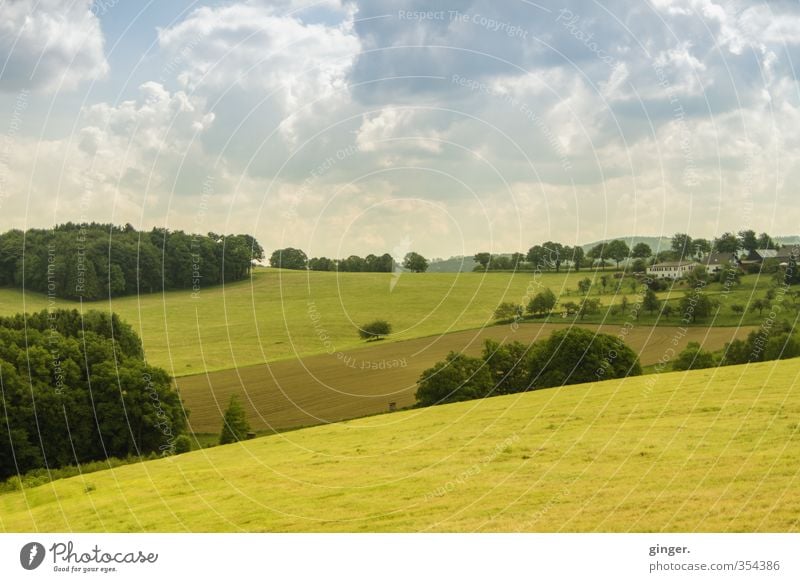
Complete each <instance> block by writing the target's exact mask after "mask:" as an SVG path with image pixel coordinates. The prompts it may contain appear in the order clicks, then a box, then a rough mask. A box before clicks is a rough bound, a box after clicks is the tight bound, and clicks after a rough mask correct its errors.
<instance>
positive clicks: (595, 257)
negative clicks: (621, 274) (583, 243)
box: [586, 243, 608, 268]
mask: <svg viewBox="0 0 800 582" xmlns="http://www.w3.org/2000/svg"><path fill="white" fill-rule="evenodd" d="M586 256H587V257H589V258H590V259H592V261H600V264H601V265H602V267H603V268H605V266H606V263H605V260H606V257H607V256H608V255H607V254H606V245H605V243H600V244H597V245H595V246H593V247H592V248H591V250H590V251H589V252H588V253H587V254H586Z"/></svg>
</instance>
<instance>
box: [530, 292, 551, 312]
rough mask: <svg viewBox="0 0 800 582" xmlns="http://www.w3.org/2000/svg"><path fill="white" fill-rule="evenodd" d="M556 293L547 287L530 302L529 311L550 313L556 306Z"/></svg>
mask: <svg viewBox="0 0 800 582" xmlns="http://www.w3.org/2000/svg"><path fill="white" fill-rule="evenodd" d="M557 301H558V300H557V299H556V295H555V293H553V292H552V291H551V290H550V289H545V290H544V291H540V292H539V293H537V294H536V295H535V296H534V298H533V299H531V300H530V301H529V302H528V313H532V314H534V315H536V314H539V313H541V314H542V315H544V314H547V313H550V312H551V311H552V310H553V308H554V307H555V306H556V302H557Z"/></svg>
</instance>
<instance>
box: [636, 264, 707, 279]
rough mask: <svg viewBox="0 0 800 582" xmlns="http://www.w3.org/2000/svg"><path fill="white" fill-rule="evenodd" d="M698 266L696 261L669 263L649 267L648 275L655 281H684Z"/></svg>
mask: <svg viewBox="0 0 800 582" xmlns="http://www.w3.org/2000/svg"><path fill="white" fill-rule="evenodd" d="M696 266H697V263H695V262H694V261H667V262H665V263H656V264H655V265H652V266H650V267H647V274H648V275H650V276H651V277H653V278H655V279H682V278H684V277H685V276H686V275H688V274H689V273H691V272H692V271H693V270H694V268H695V267H696Z"/></svg>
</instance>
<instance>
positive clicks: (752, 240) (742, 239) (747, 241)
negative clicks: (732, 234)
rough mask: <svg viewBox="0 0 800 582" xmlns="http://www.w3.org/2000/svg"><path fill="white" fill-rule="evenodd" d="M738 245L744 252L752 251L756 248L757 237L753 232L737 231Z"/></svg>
mask: <svg viewBox="0 0 800 582" xmlns="http://www.w3.org/2000/svg"><path fill="white" fill-rule="evenodd" d="M739 245H740V246H741V248H743V249H744V250H746V251H754V250H756V249H757V248H760V247H759V246H758V237H757V236H756V231H754V230H740V231H739Z"/></svg>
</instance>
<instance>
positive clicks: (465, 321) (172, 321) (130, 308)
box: [0, 269, 770, 376]
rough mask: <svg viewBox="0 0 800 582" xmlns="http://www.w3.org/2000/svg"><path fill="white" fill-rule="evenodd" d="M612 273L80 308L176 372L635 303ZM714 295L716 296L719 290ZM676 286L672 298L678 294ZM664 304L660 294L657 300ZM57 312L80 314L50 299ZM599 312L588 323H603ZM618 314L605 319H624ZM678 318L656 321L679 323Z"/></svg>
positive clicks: (437, 279) (391, 282) (287, 282)
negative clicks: (575, 305) (528, 309)
mask: <svg viewBox="0 0 800 582" xmlns="http://www.w3.org/2000/svg"><path fill="white" fill-rule="evenodd" d="M603 275H607V276H608V277H609V279H610V280H611V281H612V284H613V274H612V273H610V272H605V273H603V272H597V273H592V272H581V273H571V274H556V273H545V274H539V275H534V274H533V273H517V274H511V273H421V274H414V273H405V274H402V275H401V276H399V277H396V276H395V275H393V274H390V273H320V272H308V273H306V272H299V271H280V270H274V269H256V270H255V273H254V276H253V278H252V280H251V281H245V282H239V283H235V284H233V285H228V286H226V287H224V288H223V287H211V288H207V289H202V290H201V291H200V293H199V295H198V296H197V297H196V298H194V297H193V296H192V294H191V293H189V292H170V293H166V294H163V295H162V294H152V295H142V296H139V297H123V298H116V299H113V300H111V301H105V302H96V303H87V304H84V305H83V306H82V308H83V309H90V308H91V309H104V310H111V311H115V312H117V313H119V314H120V316H122V318H123V319H124V320H126V321H128V322H129V323H130V324H131V325H133V326H134V328H135V329H136V331H137V332H138V333H139V335H140V336H141V337H142V340H143V341H144V345H145V350H146V352H147V356H148V359H149V361H150V362H151V363H153V364H155V365H158V366H161V367H163V368H165V369H166V370H168V371H169V372H170V373H171V374H172V375H173V376H187V375H191V374H198V373H205V372H207V371H212V370H224V369H230V368H235V367H239V366H248V365H253V364H258V363H263V362H265V361H278V360H282V359H289V358H294V357H297V356H307V355H311V354H319V353H325V352H331V351H333V352H338V351H346V350H349V349H352V348H355V347H358V346H362V345H363V341H361V340H359V338H358V335H357V329H358V327H357V326H359V325H363V324H364V323H366V322H368V321H371V320H373V319H376V318H384V319H388V320H389V321H390V322H391V323H392V325H393V327H394V333H393V334H392V336H391V337H389V338H388V339H387V340H385V341H386V342H387V343H389V342H394V341H402V340H408V339H413V338H419V337H426V336H431V335H436V334H443V333H447V332H451V331H458V330H465V329H474V328H478V327H482V326H486V325H491V324H493V313H494V309H495V308H496V307H497V305H498V303H500V302H501V301H512V302H516V303H527V300H528V299H529V298H530V297H531V296H532V294H535V293H537V292H538V291H540V290H541V289H543V288H545V287H547V288H550V289H552V290H553V291H554V292H555V293H556V294H557V295H560V296H561V298H562V301H570V300H572V301H578V296H577V290H576V289H577V284H578V281H579V280H580V279H582V278H584V277H589V278H593V279H595V282H596V285H595V287H594V290H593V291H592V294H593V296H597V297H599V298H600V299H601V301H602V302H603V304H604V305H605V306H606V307H608V306H611V305H615V304H619V303H620V302H621V301H622V297H623V296H625V297H627V298H628V300H629V301H631V302H635V300H636V297H637V296H636V295H635V294H634V293H633V291H632V290H631V289H630V287H629V286H627V285H626V286H624V288H623V292H622V293H620V294H614V293H613V292H612V291H611V289H610V288H609V289H608V290H607V292H606V293H605V294H602V295H598V293H599V291H600V284H599V282H598V281H599V278H600V277H601V276H603ZM769 283H770V281H769V277H761V278H759V277H756V276H753V275H751V276H748V277H745V278H744V279H743V282H742V285H741V286H740V287H737V288H736V290H735V291H734V292H733V293H731V294H729V295H726V296H725V300H724V304H723V309H722V310H721V311H720V314H719V316H718V317H717V318H716V319H714V320H708V321H706V322H703V323H705V324H706V325H715V326H719V325H724V326H738V325H760V324H761V322H762V320H763V317H761V316H760V315H759V314H758V313H757V312H748V313H746V314H745V315H744V316H743V317H742V316H740V315H736V314H734V313H733V312H732V311H731V309H730V305H733V304H742V305H747V304H748V303H749V302H750V301H751V299H753V298H755V297H760V296H762V295H763V293H764V291H765V290H766V288H767V286H768V285H769ZM709 292H710V293H714V294H718V295H719V294H721V287H720V286H719V285H711V286H710V288H709ZM681 294H682V289H679V290H678V291H677V292H676V293H674V298H677V297H680V295H681ZM660 297H661V298H662V299H666V298H667V295H666V294H665V293H662V294H660ZM47 305H48V304H47V298H46V297H44V296H42V295H37V294H30V293H29V294H27V295H23V294H22V293H21V292H20V291H17V290H11V289H0V315H9V314H13V313H19V312H24V311H27V312H32V311H38V310H41V309H45V308H46V307H47ZM56 306H58V307H66V308H80V307H81V306H80V305H79V304H77V303H74V302H71V301H63V300H60V299H58V298H56ZM608 317H609V315H608V314H607V313H605V311H603V312H602V313H600V314H598V315H595V316H592V317H589V318H587V320H586V321H587V322H601V321H603V320H604V319H605V320H607V321H608V320H609V319H608ZM626 317H627V316H626V315H624V314H619V313H618V314H616V315H612V316H610V321H616V322H622V321H624V320H625V319H626ZM678 319H680V318H679V317H677V316H673V321H669V320H667V321H664V322H662V323H667V324H675V323H676V322H677V320H678ZM655 322H656V317H655V316H654V315H651V314H648V313H643V314H642V315H641V317H640V320H639V321H638V322H637V325H640V326H643V327H644V326H648V325H650V326H652V325H654V324H655Z"/></svg>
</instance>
